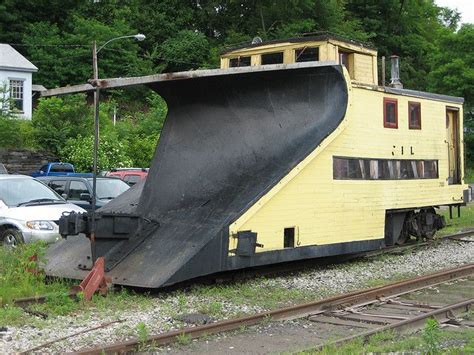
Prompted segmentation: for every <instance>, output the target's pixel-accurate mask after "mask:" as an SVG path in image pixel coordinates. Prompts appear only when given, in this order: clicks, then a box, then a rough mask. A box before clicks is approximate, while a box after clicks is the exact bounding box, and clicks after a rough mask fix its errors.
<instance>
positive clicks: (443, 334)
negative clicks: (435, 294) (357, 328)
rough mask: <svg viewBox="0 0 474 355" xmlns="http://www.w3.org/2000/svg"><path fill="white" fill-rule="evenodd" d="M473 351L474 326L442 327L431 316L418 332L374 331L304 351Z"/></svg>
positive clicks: (325, 353)
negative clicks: (407, 333)
mask: <svg viewBox="0 0 474 355" xmlns="http://www.w3.org/2000/svg"><path fill="white" fill-rule="evenodd" d="M403 352H408V353H420V354H453V355H454V354H473V353H474V329H472V328H460V329H455V330H453V329H446V328H445V329H440V328H439V326H438V325H437V322H436V321H434V320H428V321H427V322H426V324H425V328H424V329H423V330H421V331H420V332H418V333H417V334H415V335H411V336H400V335H397V334H396V333H395V332H384V333H379V334H375V335H373V336H372V337H371V338H369V339H368V340H367V341H365V342H364V341H363V339H361V338H360V339H355V340H353V341H351V342H349V343H346V344H343V345H338V346H326V347H324V348H323V349H321V350H306V351H304V352H302V353H303V354H318V355H319V354H321V355H330V354H331V355H332V354H335V355H339V354H341V355H343V354H367V353H376V354H377V353H378V354H380V353H403Z"/></svg>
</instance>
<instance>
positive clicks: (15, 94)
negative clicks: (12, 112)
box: [10, 80, 23, 112]
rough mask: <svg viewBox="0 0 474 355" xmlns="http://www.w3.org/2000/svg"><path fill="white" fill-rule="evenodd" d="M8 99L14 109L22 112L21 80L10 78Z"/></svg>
mask: <svg viewBox="0 0 474 355" xmlns="http://www.w3.org/2000/svg"><path fill="white" fill-rule="evenodd" d="M10 100H11V101H12V104H13V108H14V109H16V110H18V111H22V112H23V80H10Z"/></svg>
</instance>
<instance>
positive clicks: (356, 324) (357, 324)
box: [308, 316, 377, 329]
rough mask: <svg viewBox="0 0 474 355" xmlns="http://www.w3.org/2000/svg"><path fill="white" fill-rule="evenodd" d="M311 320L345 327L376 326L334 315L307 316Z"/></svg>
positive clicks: (367, 327)
mask: <svg viewBox="0 0 474 355" xmlns="http://www.w3.org/2000/svg"><path fill="white" fill-rule="evenodd" d="M308 319H309V320H310V321H311V322H318V323H327V324H334V325H343V326H347V327H357V328H364V329H373V328H377V325H376V324H371V323H364V322H357V321H352V320H344V319H340V318H336V317H327V316H312V317H309V318H308Z"/></svg>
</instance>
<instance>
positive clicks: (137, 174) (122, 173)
mask: <svg viewBox="0 0 474 355" xmlns="http://www.w3.org/2000/svg"><path fill="white" fill-rule="evenodd" d="M105 176H113V177H117V178H119V179H121V180H123V181H125V182H126V183H127V184H129V185H130V186H132V185H135V184H136V183H137V182H140V181H143V180H145V179H146V177H147V176H148V169H142V168H118V169H112V170H111V171H109V172H108V173H107V174H106V175H105Z"/></svg>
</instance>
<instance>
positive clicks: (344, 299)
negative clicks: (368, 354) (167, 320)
mask: <svg viewBox="0 0 474 355" xmlns="http://www.w3.org/2000/svg"><path fill="white" fill-rule="evenodd" d="M472 275H474V263H473V264H468V265H464V266H462V267H459V268H455V269H448V270H443V271H439V272H436V273H433V274H429V275H424V276H420V277H416V278H414V279H410V280H406V281H400V282H396V283H393V284H389V285H385V286H379V287H375V288H371V289H367V290H360V291H354V292H351V293H348V294H343V295H338V296H333V297H330V298H327V299H324V300H318V301H313V302H309V303H304V304H300V305H296V306H291V307H287V308H282V309H277V310H273V311H267V312H262V313H258V314H255V315H251V316H247V317H240V318H236V319H230V320H224V321H219V322H215V323H210V324H205V325H202V326H196V327H188V328H183V329H179V330H174V331H171V332H167V333H162V334H158V335H153V336H150V337H149V338H148V339H147V342H146V343H148V344H153V345H165V344H170V343H173V342H175V341H176V340H177V338H178V337H179V336H183V335H185V336H187V337H189V338H191V339H194V338H198V337H200V336H203V335H210V334H216V333H220V332H224V331H229V330H236V329H239V328H240V327H242V326H252V325H256V324H259V323H261V322H263V321H264V320H268V319H271V320H282V319H289V318H290V319H291V318H302V317H305V316H308V315H311V314H314V313H317V312H318V311H323V310H328V309H334V308H336V307H348V306H351V305H355V304H357V305H359V304H367V303H371V302H375V301H377V300H380V299H383V298H386V297H393V296H398V295H401V294H405V293H408V292H413V291H415V290H419V289H422V288H426V287H429V286H433V285H437V284H439V283H443V282H446V281H450V280H454V279H458V278H462V277H467V276H472ZM436 311H439V310H436ZM138 345H143V343H141V342H140V340H139V339H132V340H129V341H125V342H116V343H113V344H111V345H106V346H99V347H96V348H89V349H83V350H80V351H78V352H77V353H78V354H102V353H104V352H105V353H123V352H127V351H133V350H134V349H136V347H137V346H138Z"/></svg>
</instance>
